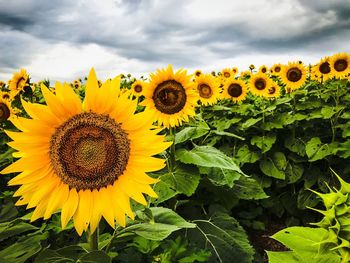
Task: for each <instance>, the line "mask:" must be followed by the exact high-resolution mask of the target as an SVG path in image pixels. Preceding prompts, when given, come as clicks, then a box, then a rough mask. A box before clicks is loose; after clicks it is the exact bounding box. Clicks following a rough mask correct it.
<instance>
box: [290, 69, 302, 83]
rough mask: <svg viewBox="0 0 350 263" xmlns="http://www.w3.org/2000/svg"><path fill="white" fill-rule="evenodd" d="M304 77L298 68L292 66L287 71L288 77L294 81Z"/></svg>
mask: <svg viewBox="0 0 350 263" xmlns="http://www.w3.org/2000/svg"><path fill="white" fill-rule="evenodd" d="M301 77H302V72H301V70H300V69H298V68H291V69H289V70H288V71H287V79H288V80H289V81H292V82H298V81H299V80H300V79H301Z"/></svg>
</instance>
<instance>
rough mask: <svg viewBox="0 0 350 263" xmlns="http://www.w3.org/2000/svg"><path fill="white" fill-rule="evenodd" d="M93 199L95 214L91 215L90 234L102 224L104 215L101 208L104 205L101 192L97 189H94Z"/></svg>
mask: <svg viewBox="0 0 350 263" xmlns="http://www.w3.org/2000/svg"><path fill="white" fill-rule="evenodd" d="M92 198H93V204H94V208H93V212H92V213H91V219H90V232H91V233H94V232H95V230H96V228H97V226H98V224H99V223H100V220H101V215H102V212H101V210H102V209H101V206H102V205H103V204H102V200H101V190H99V191H98V190H97V189H94V190H93V191H92ZM109 209H110V208H109Z"/></svg>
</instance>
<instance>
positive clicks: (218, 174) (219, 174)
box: [199, 167, 241, 187]
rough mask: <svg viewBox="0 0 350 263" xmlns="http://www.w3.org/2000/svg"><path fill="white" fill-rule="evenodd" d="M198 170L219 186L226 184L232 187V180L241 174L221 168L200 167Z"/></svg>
mask: <svg viewBox="0 0 350 263" xmlns="http://www.w3.org/2000/svg"><path fill="white" fill-rule="evenodd" d="M199 170H200V172H201V174H206V175H207V176H208V179H209V180H210V181H211V182H212V183H213V184H216V185H220V186H223V185H227V186H228V187H232V186H233V184H234V181H236V180H238V179H239V178H240V177H241V174H240V173H238V172H236V171H232V170H227V169H222V168H209V167H201V168H200V169H199Z"/></svg>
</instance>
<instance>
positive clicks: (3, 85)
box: [0, 80, 6, 89]
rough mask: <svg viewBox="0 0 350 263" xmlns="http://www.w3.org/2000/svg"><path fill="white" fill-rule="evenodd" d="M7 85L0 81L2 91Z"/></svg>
mask: <svg viewBox="0 0 350 263" xmlns="http://www.w3.org/2000/svg"><path fill="white" fill-rule="evenodd" d="M5 85H6V83H5V82H3V81H2V80H0V89H2V88H3V87H5Z"/></svg>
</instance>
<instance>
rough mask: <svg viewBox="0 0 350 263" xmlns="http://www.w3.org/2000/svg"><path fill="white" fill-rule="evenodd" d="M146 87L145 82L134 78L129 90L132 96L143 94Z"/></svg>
mask: <svg viewBox="0 0 350 263" xmlns="http://www.w3.org/2000/svg"><path fill="white" fill-rule="evenodd" d="M145 88H146V82H144V81H142V80H136V81H135V82H134V83H133V84H132V85H131V92H132V94H133V95H134V96H136V97H139V96H141V95H142V94H143V91H144V90H145Z"/></svg>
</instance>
